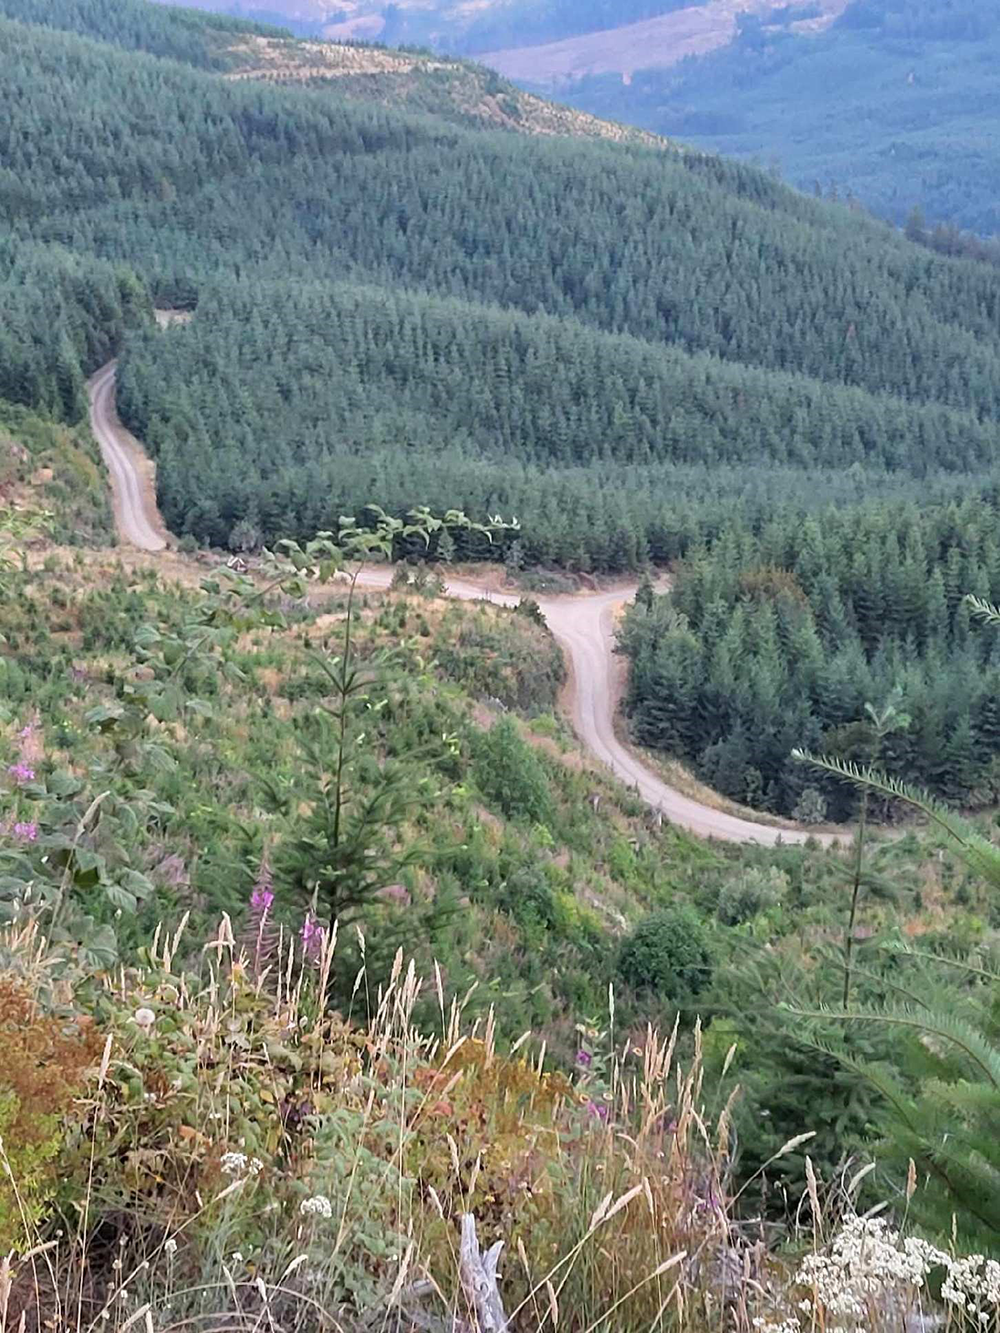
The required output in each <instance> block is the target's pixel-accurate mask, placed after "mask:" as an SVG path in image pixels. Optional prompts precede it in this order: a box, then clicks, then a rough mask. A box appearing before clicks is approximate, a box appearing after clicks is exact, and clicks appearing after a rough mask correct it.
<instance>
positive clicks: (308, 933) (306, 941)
mask: <svg viewBox="0 0 1000 1333" xmlns="http://www.w3.org/2000/svg"><path fill="white" fill-rule="evenodd" d="M299 938H300V939H301V941H302V956H303V957H304V958H308V959H309V961H310V962H316V960H317V959H318V958H319V957H320V956H321V954H322V953H323V943H324V941H325V939H326V931H325V930H324V929H323V927H322V926H321V925H320V924H319V922H318V921H317V920H316V918H315V917H314V916H313V914H312V912H307V913H306V919H305V921H303V923H302V930H301V931H300V932H299Z"/></svg>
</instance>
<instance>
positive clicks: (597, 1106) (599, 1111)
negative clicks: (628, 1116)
mask: <svg viewBox="0 0 1000 1333" xmlns="http://www.w3.org/2000/svg"><path fill="white" fill-rule="evenodd" d="M587 1114H588V1115H589V1116H590V1117H591V1118H592V1119H594V1120H600V1121H601V1122H602V1123H604V1122H606V1121H607V1118H608V1108H607V1107H606V1106H603V1105H602V1104H601V1103H600V1102H588V1103H587Z"/></svg>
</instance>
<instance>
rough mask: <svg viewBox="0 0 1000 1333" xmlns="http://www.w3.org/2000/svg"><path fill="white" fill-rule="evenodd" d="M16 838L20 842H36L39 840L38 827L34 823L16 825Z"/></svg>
mask: <svg viewBox="0 0 1000 1333" xmlns="http://www.w3.org/2000/svg"><path fill="white" fill-rule="evenodd" d="M14 837H15V838H17V839H18V840H19V841H20V842H35V841H36V839H37V838H38V825H37V824H36V823H34V821H28V822H25V823H22V824H15V825H14Z"/></svg>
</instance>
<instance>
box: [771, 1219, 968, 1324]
mask: <svg viewBox="0 0 1000 1333" xmlns="http://www.w3.org/2000/svg"><path fill="white" fill-rule="evenodd" d="M950 1263H951V1260H950V1259H949V1257H948V1255H946V1254H945V1253H944V1252H943V1251H941V1250H939V1249H937V1248H936V1247H935V1246H933V1245H929V1244H928V1243H927V1241H925V1240H920V1239H919V1238H918V1237H915V1236H912V1237H907V1239H906V1240H903V1239H901V1237H900V1234H899V1232H898V1231H893V1230H892V1228H891V1227H890V1225H889V1223H888V1222H887V1221H886V1220H885V1218H881V1217H851V1218H849V1219H848V1220H847V1221H846V1222H845V1223H844V1225H843V1227H842V1228H841V1230H840V1231H839V1232H838V1234H837V1235H836V1236H835V1237H834V1240H833V1244H832V1245H831V1246H830V1250H829V1253H827V1254H809V1255H806V1257H805V1259H803V1261H802V1263H801V1265H800V1266H799V1271H798V1274H797V1277H796V1282H797V1283H798V1284H799V1286H803V1287H808V1288H811V1291H812V1300H811V1301H809V1302H802V1304H801V1305H800V1309H805V1308H806V1306H807V1305H808V1308H809V1310H812V1308H813V1307H814V1306H815V1307H817V1308H818V1309H819V1310H821V1311H823V1312H824V1314H825V1324H826V1327H827V1328H828V1329H830V1330H849V1331H850V1333H855V1330H858V1329H862V1328H864V1327H865V1326H866V1320H867V1318H868V1315H869V1312H870V1310H871V1309H872V1308H873V1305H875V1304H878V1305H879V1306H882V1305H884V1303H885V1302H886V1300H888V1299H891V1298H895V1299H897V1300H902V1301H904V1302H906V1301H908V1300H911V1299H912V1298H913V1297H914V1295H916V1293H917V1292H919V1291H920V1289H921V1288H923V1286H924V1284H925V1282H926V1279H927V1277H928V1275H929V1274H930V1272H931V1270H932V1269H934V1268H939V1267H948V1266H949V1265H950Z"/></svg>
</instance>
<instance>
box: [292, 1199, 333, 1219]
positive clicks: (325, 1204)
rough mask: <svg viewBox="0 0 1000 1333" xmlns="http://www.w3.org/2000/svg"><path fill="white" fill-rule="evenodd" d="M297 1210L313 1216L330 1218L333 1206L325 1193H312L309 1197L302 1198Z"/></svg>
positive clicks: (307, 1215)
mask: <svg viewBox="0 0 1000 1333" xmlns="http://www.w3.org/2000/svg"><path fill="white" fill-rule="evenodd" d="M299 1212H300V1213H303V1214H305V1216H306V1217H309V1216H310V1215H312V1216H314V1217H325V1218H330V1217H332V1216H333V1207H332V1205H331V1203H330V1200H329V1199H328V1198H327V1197H326V1195H325V1194H314V1195H313V1197H312V1198H311V1199H303V1200H302V1202H301V1203H300V1204H299Z"/></svg>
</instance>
